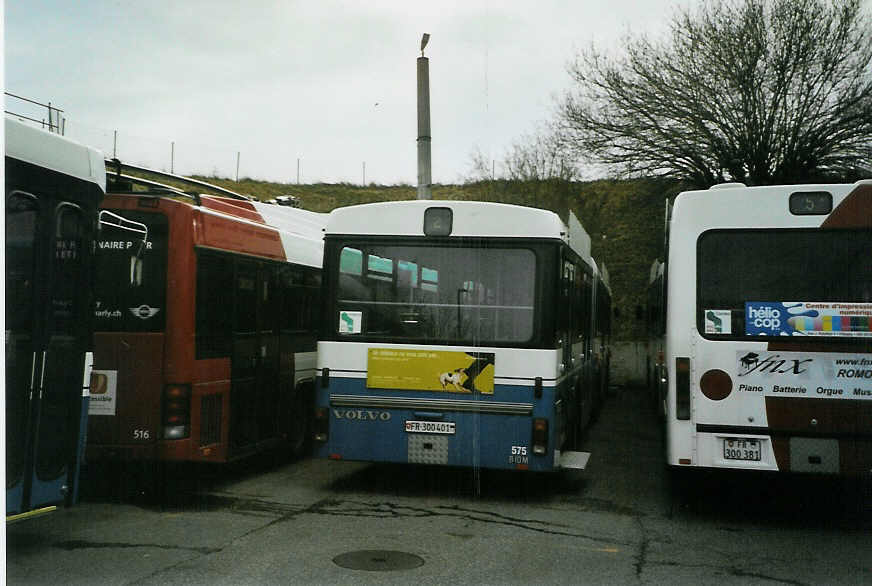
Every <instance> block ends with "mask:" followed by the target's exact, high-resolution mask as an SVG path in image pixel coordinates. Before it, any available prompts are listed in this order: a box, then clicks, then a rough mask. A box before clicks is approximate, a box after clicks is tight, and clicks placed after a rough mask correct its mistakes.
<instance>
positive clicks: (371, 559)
mask: <svg viewBox="0 0 872 586" xmlns="http://www.w3.org/2000/svg"><path fill="white" fill-rule="evenodd" d="M333 563H334V564H336V565H337V566H342V567H343V568H348V569H349V570H367V571H370V572H393V571H395V570H411V569H412V568H417V567H418V566H422V565H424V559H423V558H421V557H419V556H416V555H414V554H411V553H406V552H404V551H385V550H382V549H364V550H361V551H349V552H348V553H343V554H340V555H338V556H336V557H335V558H333Z"/></svg>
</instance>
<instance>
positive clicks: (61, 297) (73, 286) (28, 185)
mask: <svg viewBox="0 0 872 586" xmlns="http://www.w3.org/2000/svg"><path fill="white" fill-rule="evenodd" d="M5 130H6V177H5V183H6V200H5V206H6V207H5V212H6V253H5V254H6V256H5V264H6V328H5V329H6V336H5V339H6V519H7V521H14V520H18V519H22V518H26V517H32V516H35V515H38V514H41V513H44V512H49V511H52V510H54V509H56V508H57V505H59V504H67V505H69V504H72V503H74V502H75V501H76V500H77V497H78V485H79V464H80V462H81V457H82V450H83V449H84V437H85V424H86V417H87V412H88V383H89V379H90V367H91V364H90V363H91V358H92V342H93V341H92V337H91V325H92V314H93V297H92V295H91V286H92V279H93V264H94V259H93V243H94V238H95V232H96V218H97V206H98V205H99V204H100V200H101V199H102V198H103V194H104V191H105V186H106V174H105V166H104V163H103V155H102V154H101V153H100V152H99V151H97V150H95V149H92V148H89V147H86V146H83V145H80V144H77V143H75V142H73V141H71V140H69V139H67V138H64V137H63V136H60V135H57V134H52V133H49V132H45V131H43V130H40V129H37V128H34V127H31V126H27V125H25V124H23V123H21V122H18V121H16V120H12V119H10V118H6V121H5Z"/></svg>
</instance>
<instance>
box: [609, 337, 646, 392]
mask: <svg viewBox="0 0 872 586" xmlns="http://www.w3.org/2000/svg"><path fill="white" fill-rule="evenodd" d="M611 347H612V360H611V370H612V371H611V381H610V382H611V384H613V385H622V386H645V384H646V378H647V377H646V370H647V347H648V346H647V343H646V342H612V345H611Z"/></svg>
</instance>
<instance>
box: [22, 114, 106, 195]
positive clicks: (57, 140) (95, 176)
mask: <svg viewBox="0 0 872 586" xmlns="http://www.w3.org/2000/svg"><path fill="white" fill-rule="evenodd" d="M5 131H6V156H7V157H12V158H13V159H18V160H19V161H23V162H25V163H30V164H32V165H38V166H40V167H44V168H46V169H51V170H52V171H57V172H58V173H63V174H64V175H69V176H70V177H75V178H77V179H82V180H83V181H88V182H90V183H96V184H97V185H98V186H99V187H100V190H101V191H104V192H105V191H106V167H105V163H104V162H103V154H102V153H101V152H100V151H98V150H97V149H95V148H91V147H88V146H85V145H82V144H79V143H77V142H75V141H73V140H70V139H69V138H66V137H64V136H61V135H59V134H54V133H52V132H47V131H45V130H42V129H39V128H36V127H34V126H31V125H29V124H25V123H23V122H19V121H18V120H14V119H12V118H9V117H8V116H7V117H6V125H5Z"/></svg>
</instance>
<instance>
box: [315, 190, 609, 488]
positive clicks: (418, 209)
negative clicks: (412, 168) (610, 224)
mask: <svg viewBox="0 0 872 586" xmlns="http://www.w3.org/2000/svg"><path fill="white" fill-rule="evenodd" d="M324 263H325V264H324V273H323V275H324V278H323V282H324V289H323V291H324V314H323V317H322V324H324V330H323V331H322V335H321V338H320V341H319V343H318V377H319V380H318V381H317V383H316V387H317V390H316V394H317V398H316V410H315V422H314V426H315V435H314V438H315V442H316V443H315V446H316V453H317V454H318V455H319V456H320V457H324V458H332V459H337V460H359V461H371V462H408V463H425V464H437V465H439V464H441V465H449V466H465V467H483V468H504V469H515V470H534V471H543V470H554V469H556V468H560V467H573V468H580V467H583V466H584V464H585V463H586V461H587V454H585V453H582V452H580V451H577V448H578V441H579V436H580V433H581V430H582V429H583V428H584V426H585V425H586V424H587V422H588V421H589V420H590V417H591V414H592V412H593V411H594V409H595V407H596V403H597V401H599V400H600V399H601V396H602V393H601V389H602V385H603V383H602V381H603V380H607V373H606V372H605V370H606V368H607V364H608V348H607V347H606V345H607V343H608V320H607V317H608V313H609V310H608V307H609V304H610V294H609V292H608V287H607V286H605V285H602V286H600V283H601V282H602V278H601V276H599V275H600V273H599V271H597V269H596V265H595V263H594V262H593V259H592V258H591V256H590V238H589V237H588V235H587V234H586V233H585V232H584V229H583V228H582V227H581V224H580V223H579V222H578V220H577V219H575V217H574V216H571V217H570V220H569V226H566V225H564V224H563V222H561V220H560V218H559V217H558V216H557V215H556V214H554V213H552V212H549V211H545V210H539V209H533V208H527V207H520V206H512V205H505V204H497V203H479V202H462V201H402V202H388V203H377V204H368V205H360V206H350V207H345V208H340V209H337V210H334V211H333V212H332V213H331V214H330V217H329V219H328V222H327V229H326V233H325V239H324ZM594 303H599V304H600V305H601V306H604V307H605V311H604V315H605V316H606V317H605V318H601V319H600V320H597V319H595V316H597V315H602V314H599V313H598V312H597V311H596V308H595V307H594ZM597 330H598V331H599V334H597ZM595 340H596V342H595ZM595 343H596V346H595Z"/></svg>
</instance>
